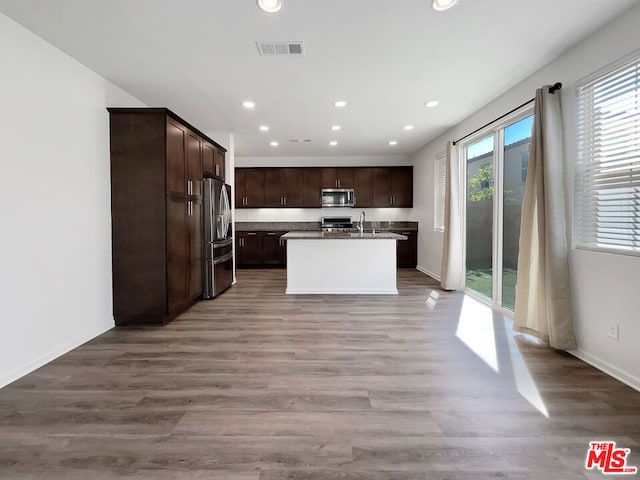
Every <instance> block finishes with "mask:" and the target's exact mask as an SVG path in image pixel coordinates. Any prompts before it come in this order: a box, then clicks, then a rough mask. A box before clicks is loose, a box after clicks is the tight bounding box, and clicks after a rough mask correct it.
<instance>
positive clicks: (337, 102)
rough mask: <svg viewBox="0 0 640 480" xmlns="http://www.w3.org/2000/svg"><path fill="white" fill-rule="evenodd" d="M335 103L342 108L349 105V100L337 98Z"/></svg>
mask: <svg viewBox="0 0 640 480" xmlns="http://www.w3.org/2000/svg"><path fill="white" fill-rule="evenodd" d="M333 104H334V105H335V106H336V107H338V108H342V107H346V106H347V102H345V101H344V100H337V101H335V102H333Z"/></svg>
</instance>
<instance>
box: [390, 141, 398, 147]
mask: <svg viewBox="0 0 640 480" xmlns="http://www.w3.org/2000/svg"><path fill="white" fill-rule="evenodd" d="M397 144H398V142H397V141H396V140H391V141H390V142H389V145H391V146H392V147H394V146H396V145H397Z"/></svg>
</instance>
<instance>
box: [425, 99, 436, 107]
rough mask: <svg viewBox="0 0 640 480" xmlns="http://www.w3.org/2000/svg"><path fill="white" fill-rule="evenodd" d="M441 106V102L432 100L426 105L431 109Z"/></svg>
mask: <svg viewBox="0 0 640 480" xmlns="http://www.w3.org/2000/svg"><path fill="white" fill-rule="evenodd" d="M438 104H439V102H438V101H437V100H430V101H428V102H427V103H425V104H424V106H425V107H429V108H433V107H437V106H438Z"/></svg>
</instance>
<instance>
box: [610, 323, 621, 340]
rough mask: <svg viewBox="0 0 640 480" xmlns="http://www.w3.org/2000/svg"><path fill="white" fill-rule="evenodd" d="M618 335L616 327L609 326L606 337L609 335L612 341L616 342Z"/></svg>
mask: <svg viewBox="0 0 640 480" xmlns="http://www.w3.org/2000/svg"><path fill="white" fill-rule="evenodd" d="M619 333H620V332H619V327H618V325H609V328H608V329H607V335H609V336H610V337H611V338H613V339H614V340H618V338H619V337H620V334H619Z"/></svg>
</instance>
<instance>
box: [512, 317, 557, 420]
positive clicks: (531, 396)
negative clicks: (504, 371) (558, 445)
mask: <svg viewBox="0 0 640 480" xmlns="http://www.w3.org/2000/svg"><path fill="white" fill-rule="evenodd" d="M507 343H508V344H509V355H510V356H511V368H512V369H513V376H514V377H515V380H516V387H517V388H518V393H520V395H522V396H523V397H524V398H525V399H526V400H527V402H529V403H530V404H531V405H532V406H533V407H534V408H535V409H536V410H538V411H539V412H540V413H542V414H543V415H544V416H545V417H547V418H549V412H548V411H547V407H546V406H545V404H544V402H543V401H542V397H541V396H540V392H539V391H538V388H537V387H536V383H535V382H534V380H533V377H532V376H531V373H529V369H528V368H527V364H526V363H525V361H524V359H523V358H522V353H520V349H519V348H518V344H517V343H516V340H515V339H514V338H513V333H512V332H510V331H509V329H507Z"/></svg>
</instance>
